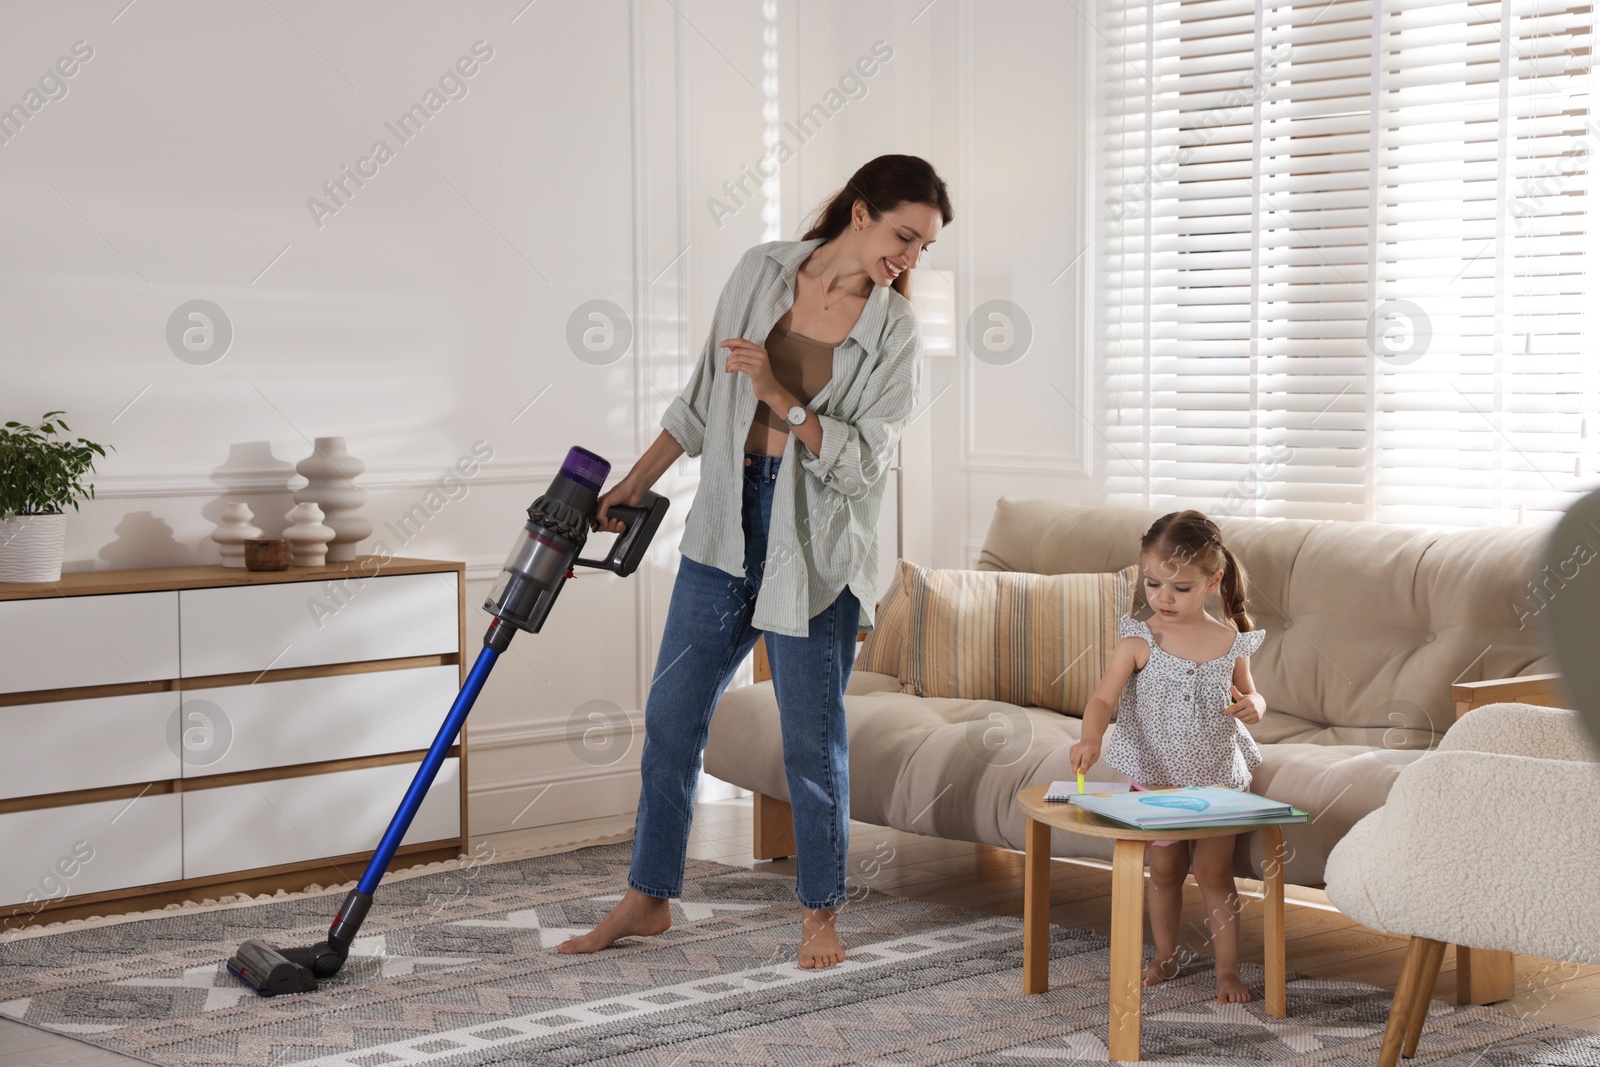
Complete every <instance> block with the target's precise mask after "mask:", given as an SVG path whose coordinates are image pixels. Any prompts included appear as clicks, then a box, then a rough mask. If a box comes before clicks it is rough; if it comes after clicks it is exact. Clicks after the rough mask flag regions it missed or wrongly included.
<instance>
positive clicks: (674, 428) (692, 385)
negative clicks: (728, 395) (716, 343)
mask: <svg viewBox="0 0 1600 1067" xmlns="http://www.w3.org/2000/svg"><path fill="white" fill-rule="evenodd" d="M707 347H708V349H709V348H710V346H709V345H708V346H707ZM712 358H713V357H712V355H711V353H710V351H707V352H706V353H705V354H703V355H702V356H701V357H700V361H699V362H698V363H696V364H695V365H694V372H693V373H692V374H690V375H689V384H688V385H686V386H684V387H683V392H681V393H679V394H678V395H677V396H676V397H674V398H673V400H672V403H670V404H668V405H667V410H666V412H665V413H663V414H662V416H661V428H662V429H663V430H666V431H667V432H668V433H670V434H671V435H672V436H673V438H674V439H676V440H677V442H678V444H680V445H682V446H683V451H684V453H685V454H687V455H690V456H698V455H699V454H700V449H701V448H702V447H703V446H704V445H705V439H706V415H707V413H708V412H709V411H710V410H711V381H712V377H713V375H714V374H715V373H716V370H715V368H714V367H711V366H710V363H711V360H712Z"/></svg>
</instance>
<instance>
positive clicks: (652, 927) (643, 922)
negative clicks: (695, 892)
mask: <svg viewBox="0 0 1600 1067" xmlns="http://www.w3.org/2000/svg"><path fill="white" fill-rule="evenodd" d="M671 925H672V908H671V905H670V904H669V903H668V902H667V899H666V898H665V897H652V896H650V895H648V894H646V893H641V892H639V891H638V890H637V889H634V888H633V887H632V886H629V887H628V891H627V892H626V893H624V894H622V899H621V900H619V901H617V906H616V907H614V908H612V909H611V911H610V912H608V913H607V914H606V917H605V918H604V919H601V920H600V924H599V925H598V926H596V927H595V928H594V929H593V930H590V931H589V932H588V933H586V934H579V935H578V936H577V937H569V938H567V939H566V940H565V941H563V942H561V944H559V945H557V946H556V951H557V952H565V953H568V954H571V953H573V952H598V951H600V950H601V949H603V948H605V947H606V946H607V945H610V944H611V943H612V942H613V941H615V940H617V939H618V938H622V937H634V936H640V937H644V936H649V935H651V934H659V933H664V932H666V930H667V928H668V927H670V926H671Z"/></svg>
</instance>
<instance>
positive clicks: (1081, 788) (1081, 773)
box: [1078, 771, 1083, 793]
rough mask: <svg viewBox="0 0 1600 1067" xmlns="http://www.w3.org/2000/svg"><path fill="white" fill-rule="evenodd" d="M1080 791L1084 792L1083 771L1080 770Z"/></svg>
mask: <svg viewBox="0 0 1600 1067" xmlns="http://www.w3.org/2000/svg"><path fill="white" fill-rule="evenodd" d="M1078 792H1080V793H1081V792H1083V772H1082V771H1079V772H1078Z"/></svg>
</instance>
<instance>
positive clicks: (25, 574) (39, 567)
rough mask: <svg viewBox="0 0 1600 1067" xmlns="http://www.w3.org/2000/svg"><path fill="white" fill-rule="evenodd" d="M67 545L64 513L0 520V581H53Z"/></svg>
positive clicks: (59, 574) (57, 575)
mask: <svg viewBox="0 0 1600 1067" xmlns="http://www.w3.org/2000/svg"><path fill="white" fill-rule="evenodd" d="M66 545H67V517H66V516H65V515H16V516H13V517H12V518H9V519H3V520H0V582H57V581H60V580H61V556H62V554H63V553H64V552H65V551H66Z"/></svg>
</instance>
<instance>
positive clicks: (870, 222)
mask: <svg viewBox="0 0 1600 1067" xmlns="http://www.w3.org/2000/svg"><path fill="white" fill-rule="evenodd" d="M855 222H858V223H860V224H861V229H860V230H859V231H856V232H855V233H854V236H855V237H856V238H857V239H858V241H859V242H860V255H861V262H862V263H863V264H864V265H865V266H866V268H867V273H868V274H869V275H870V276H871V277H872V280H873V282H874V283H875V284H877V285H892V284H893V283H894V280H895V279H896V278H898V277H900V275H901V274H902V273H904V272H905V271H908V270H914V269H916V266H917V263H918V262H919V261H920V260H921V259H922V256H923V254H924V250H926V249H927V248H928V246H929V245H931V244H933V242H934V239H935V238H937V237H938V236H939V230H940V227H941V226H942V225H943V222H944V219H943V216H941V215H940V214H939V209H938V208H937V207H934V206H933V205H932V204H911V203H905V204H900V205H899V206H897V207H895V208H894V209H892V210H890V211H885V212H884V213H883V216H882V217H881V218H878V219H876V220H874V219H873V218H872V216H871V215H870V214H869V213H868V212H867V203H866V201H865V200H857V201H856V205H855Z"/></svg>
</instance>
